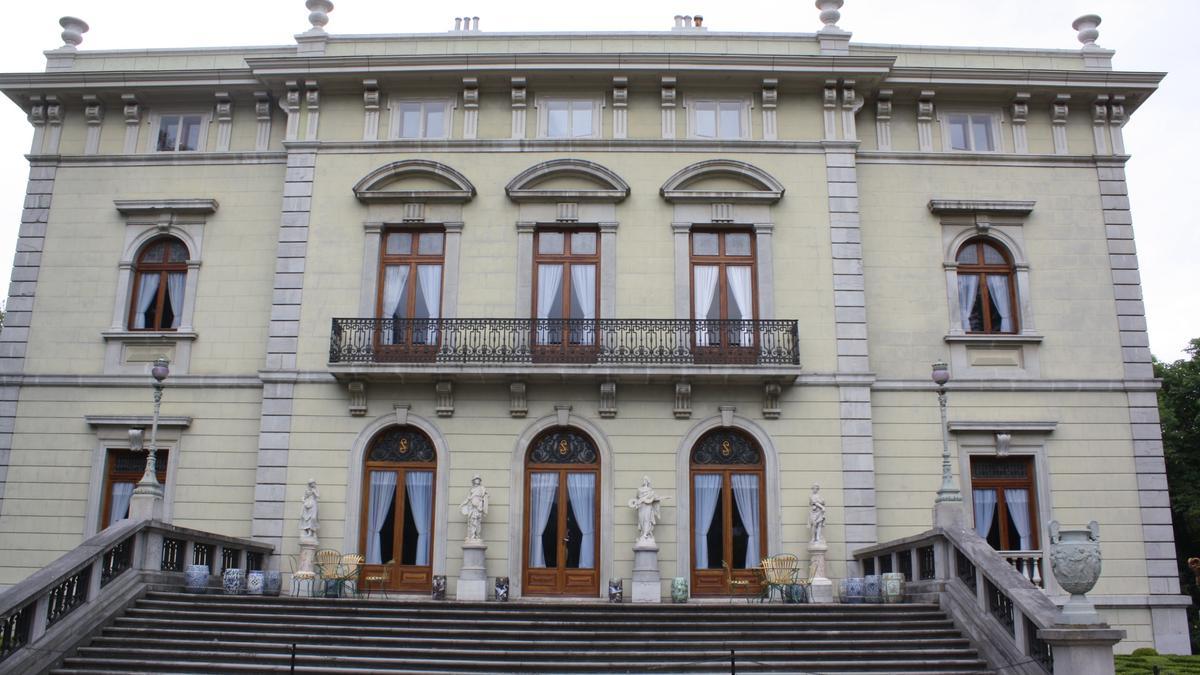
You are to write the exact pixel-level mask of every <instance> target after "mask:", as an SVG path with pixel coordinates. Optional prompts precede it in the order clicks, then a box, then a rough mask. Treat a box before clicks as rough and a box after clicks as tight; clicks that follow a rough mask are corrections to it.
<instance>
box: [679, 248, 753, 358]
mask: <svg viewBox="0 0 1200 675" xmlns="http://www.w3.org/2000/svg"><path fill="white" fill-rule="evenodd" d="M691 253H692V254H691V260H692V318H693V319H694V320H695V321H696V332H695V339H696V347H698V348H708V349H712V350H717V351H720V350H728V349H738V348H746V347H753V346H754V328H753V323H752V322H753V320H754V317H755V315H756V311H755V305H756V302H755V298H756V289H755V284H754V265H755V260H754V239H753V237H752V236H751V235H750V233H749V232H739V231H736V230H728V231H719V232H704V231H697V232H693V233H692V252H691Z"/></svg>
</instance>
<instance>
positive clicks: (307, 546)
mask: <svg viewBox="0 0 1200 675" xmlns="http://www.w3.org/2000/svg"><path fill="white" fill-rule="evenodd" d="M318 546H320V543H318V542H316V541H313V540H308V539H301V540H300V561H299V562H298V563H297V565H296V571H297V572H312V573H314V574H315V573H316V570H314V569H313V563H314V562H315V561H316V559H317V547H318Z"/></svg>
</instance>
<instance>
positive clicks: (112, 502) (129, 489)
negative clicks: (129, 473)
mask: <svg viewBox="0 0 1200 675" xmlns="http://www.w3.org/2000/svg"><path fill="white" fill-rule="evenodd" d="M133 487H134V485H133V483H113V484H112V497H111V498H110V499H109V500H108V526H109V527H112V526H113V525H116V524H117V521H118V520H125V519H126V518H128V517H129V498H130V497H132V496H133Z"/></svg>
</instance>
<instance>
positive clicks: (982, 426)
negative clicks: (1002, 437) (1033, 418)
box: [946, 420, 1058, 434]
mask: <svg viewBox="0 0 1200 675" xmlns="http://www.w3.org/2000/svg"><path fill="white" fill-rule="evenodd" d="M1057 427H1058V422H972V421H957V420H951V421H950V422H948V423H947V424H946V428H947V429H949V431H950V433H986V434H995V433H1003V434H1011V433H1030V434H1048V433H1051V432H1053V431H1054V430H1055V428H1057Z"/></svg>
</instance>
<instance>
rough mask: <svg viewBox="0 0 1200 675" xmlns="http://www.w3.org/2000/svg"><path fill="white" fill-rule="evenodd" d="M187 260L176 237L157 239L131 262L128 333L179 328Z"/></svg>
mask: <svg viewBox="0 0 1200 675" xmlns="http://www.w3.org/2000/svg"><path fill="white" fill-rule="evenodd" d="M187 259H188V249H187V246H185V245H184V244H183V242H181V241H179V240H178V239H176V238H175V237H159V238H157V239H154V240H152V241H150V242H149V243H147V244H146V245H145V246H143V247H142V250H141V251H139V252H138V256H137V260H136V261H135V262H134V275H133V278H134V283H133V293H132V294H131V296H130V298H131V299H130V307H129V330H175V329H177V328H179V322H180V320H181V319H182V317H183V294H184V288H185V286H186V285H187V270H188V267H187Z"/></svg>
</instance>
